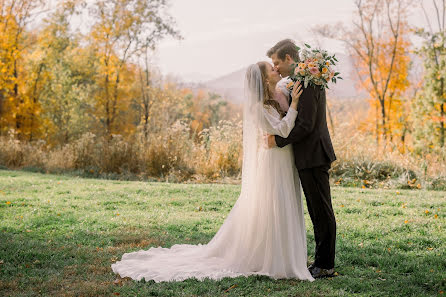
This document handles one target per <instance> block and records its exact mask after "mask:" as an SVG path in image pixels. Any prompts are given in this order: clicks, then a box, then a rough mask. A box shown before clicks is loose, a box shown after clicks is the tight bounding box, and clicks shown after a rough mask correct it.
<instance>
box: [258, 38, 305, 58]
mask: <svg viewBox="0 0 446 297" xmlns="http://www.w3.org/2000/svg"><path fill="white" fill-rule="evenodd" d="M274 54H277V57H278V58H279V59H280V60H282V61H283V60H285V57H286V55H290V57H291V59H293V60H294V61H299V50H298V49H297V46H296V44H295V43H294V41H293V40H291V39H284V40H281V41H279V42H278V43H276V45H274V46H273V47H272V48H270V49H269V50H268V51H267V52H266V55H267V56H268V57H269V58H271V56H272V55H274Z"/></svg>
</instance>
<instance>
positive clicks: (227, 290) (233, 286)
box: [225, 284, 237, 293]
mask: <svg viewBox="0 0 446 297" xmlns="http://www.w3.org/2000/svg"><path fill="white" fill-rule="evenodd" d="M235 287H237V284H235V285H232V286H230V287H229V288H228V289H226V290H225V293H226V292H229V290H232V289H234V288H235Z"/></svg>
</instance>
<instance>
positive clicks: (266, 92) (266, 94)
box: [257, 62, 286, 117]
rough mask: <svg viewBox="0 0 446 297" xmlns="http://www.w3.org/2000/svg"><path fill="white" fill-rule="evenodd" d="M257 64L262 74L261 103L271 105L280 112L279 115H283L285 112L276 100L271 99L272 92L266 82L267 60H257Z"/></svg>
mask: <svg viewBox="0 0 446 297" xmlns="http://www.w3.org/2000/svg"><path fill="white" fill-rule="evenodd" d="M257 65H258V66H259V68H260V73H261V74H262V85H263V104H264V105H269V106H271V107H273V108H274V109H275V110H277V112H278V113H279V114H280V116H281V117H284V116H285V114H286V113H285V112H283V111H282V110H281V109H280V104H279V102H277V101H276V100H274V99H273V94H271V91H270V89H269V87H268V83H267V82H266V80H267V79H268V74H267V70H266V66H267V65H268V64H267V62H257Z"/></svg>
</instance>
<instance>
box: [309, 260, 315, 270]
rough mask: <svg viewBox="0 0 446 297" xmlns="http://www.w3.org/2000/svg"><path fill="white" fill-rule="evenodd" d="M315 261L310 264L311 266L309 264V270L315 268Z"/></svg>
mask: <svg viewBox="0 0 446 297" xmlns="http://www.w3.org/2000/svg"><path fill="white" fill-rule="evenodd" d="M314 267H315V266H314V262H313V263H311V264H310V266H308V270H309V271H310V272H311V271H312V270H313V268H314Z"/></svg>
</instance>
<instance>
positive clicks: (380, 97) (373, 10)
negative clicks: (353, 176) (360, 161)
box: [313, 0, 412, 145]
mask: <svg viewBox="0 0 446 297" xmlns="http://www.w3.org/2000/svg"><path fill="white" fill-rule="evenodd" d="M411 3H412V1H411V0H355V8H356V9H355V18H354V22H353V27H352V28H346V27H344V26H339V25H338V26H336V27H337V28H336V30H337V31H334V30H333V29H330V28H329V27H328V26H318V27H315V28H314V30H313V31H315V32H317V33H319V34H321V35H325V36H327V37H331V38H337V39H340V40H342V41H344V42H345V44H346V48H347V50H348V52H349V54H350V55H351V57H352V58H353V61H354V70H355V71H356V74H357V76H358V78H359V81H360V85H361V87H362V88H364V89H365V90H366V91H367V92H368V93H369V94H370V97H371V101H370V104H371V111H372V116H373V118H374V125H375V129H374V130H375V133H376V139H377V142H378V143H379V142H380V139H381V138H384V145H386V144H388V142H390V141H392V140H393V138H394V136H395V134H398V136H401V133H400V131H402V130H401V129H402V126H403V125H404V121H405V119H404V111H403V110H402V106H403V105H404V104H403V102H402V100H403V96H402V95H403V94H404V92H405V90H406V89H407V87H408V84H409V82H408V80H407V76H408V71H409V65H410V57H409V51H408V49H409V47H410V42H409V32H410V28H409V26H408V23H407V15H408V10H409V8H410V5H411ZM339 28H340V30H339Z"/></svg>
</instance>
